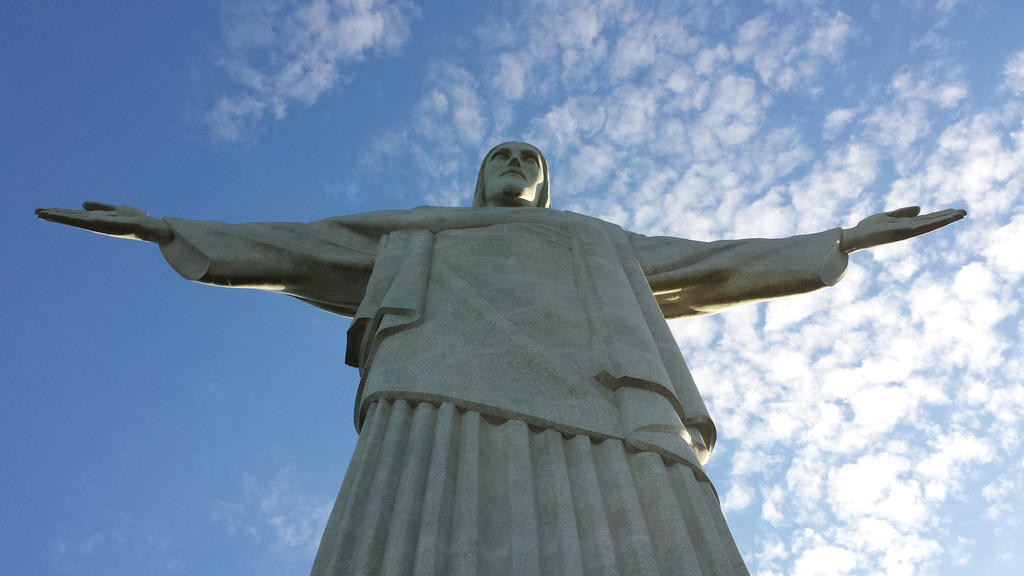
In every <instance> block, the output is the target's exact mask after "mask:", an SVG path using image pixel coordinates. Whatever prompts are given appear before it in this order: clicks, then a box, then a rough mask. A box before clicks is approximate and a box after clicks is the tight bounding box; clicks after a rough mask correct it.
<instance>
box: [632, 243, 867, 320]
mask: <svg viewBox="0 0 1024 576" xmlns="http://www.w3.org/2000/svg"><path fill="white" fill-rule="evenodd" d="M840 232H841V230H840V229H839V228H836V229H834V230H828V231H825V232H819V233H817V234H806V235H802V236H792V237H790V238H779V239H765V238H752V239H747V240H720V241H717V242H699V241H696V240H685V239H682V238H670V237H663V236H661V237H647V236H642V235H639V234H634V235H632V236H631V237H630V240H631V242H632V243H633V247H634V250H635V253H636V255H637V259H638V260H639V262H640V266H641V268H642V269H643V272H644V275H645V276H646V277H647V282H648V284H649V285H650V287H651V290H652V291H653V292H654V295H655V298H656V299H657V301H658V305H659V306H660V307H661V310H662V312H663V313H664V314H665V317H666V318H677V317H681V316H694V315H700V314H711V313H714V312H718V311H720V310H722V309H724V308H728V307H729V306H733V305H736V304H741V303H744V302H756V301H760V300H768V299H771V298H778V297H780V296H789V295H791V294H800V293H803V292H810V291H812V290H817V289H818V288H823V287H825V286H832V285H833V284H835V283H836V282H838V281H839V280H840V279H841V278H842V276H843V273H844V272H845V271H846V264H847V260H848V258H847V255H846V254H845V253H844V252H842V251H841V250H839V239H840Z"/></svg>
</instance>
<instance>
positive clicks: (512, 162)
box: [508, 156, 519, 166]
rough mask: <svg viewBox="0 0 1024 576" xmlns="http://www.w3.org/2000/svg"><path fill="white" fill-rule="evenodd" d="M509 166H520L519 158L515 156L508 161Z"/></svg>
mask: <svg viewBox="0 0 1024 576" xmlns="http://www.w3.org/2000/svg"><path fill="white" fill-rule="evenodd" d="M508 165H509V166H519V158H517V157H515V156H513V157H512V159H511V160H509V161H508Z"/></svg>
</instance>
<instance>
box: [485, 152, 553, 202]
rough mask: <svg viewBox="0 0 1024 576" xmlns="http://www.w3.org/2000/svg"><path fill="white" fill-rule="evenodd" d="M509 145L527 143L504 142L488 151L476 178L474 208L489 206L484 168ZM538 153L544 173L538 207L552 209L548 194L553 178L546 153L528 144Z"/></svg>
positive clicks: (539, 191)
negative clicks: (498, 152)
mask: <svg viewBox="0 0 1024 576" xmlns="http://www.w3.org/2000/svg"><path fill="white" fill-rule="evenodd" d="M508 144H526V143H525V142H502V143H501V144H498V145H497V146H495V147H494V148H491V149H490V150H488V151H487V154H484V160H483V162H481V163H480V172H479V173H478V174H477V176H476V191H475V192H474V193H473V207H474V208H480V207H483V206H486V205H487V201H486V197H485V196H484V190H485V185H484V166H486V165H487V159H488V158H490V157H491V154H492V153H493V152H494V151H495V150H497V149H498V148H501V147H502V146H505V145H508ZM527 146H530V147H532V148H533V149H534V150H536V151H537V155H538V156H540V167H541V170H543V171H544V183H543V184H541V186H540V188H538V189H537V206H539V207H541V208H551V196H550V195H549V194H548V186H549V185H550V183H551V177H550V176H548V160H547V158H545V157H544V153H543V152H541V151H540V149H539V148H537V147H536V146H534V145H533V144H527Z"/></svg>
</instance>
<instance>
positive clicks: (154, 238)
mask: <svg viewBox="0 0 1024 576" xmlns="http://www.w3.org/2000/svg"><path fill="white" fill-rule="evenodd" d="M82 208H84V210H66V209H64V208H36V216H39V217H40V218H42V219H43V220H46V221H48V222H56V223H58V224H64V225H67V226H74V227H75V228H81V229H83V230H88V231H90V232H95V233H97V234H103V235H104V236H113V237H115V238H128V239H130V240H142V241H145V242H156V243H157V244H164V243H167V242H170V241H171V240H173V239H174V231H173V230H171V228H170V226H168V225H167V223H166V222H164V221H163V220H158V219H156V218H152V217H150V215H149V214H146V213H145V212H143V211H142V210H139V209H138V208H135V207H133V206H127V205H121V206H113V205H110V204H103V203H101V202H84V203H82Z"/></svg>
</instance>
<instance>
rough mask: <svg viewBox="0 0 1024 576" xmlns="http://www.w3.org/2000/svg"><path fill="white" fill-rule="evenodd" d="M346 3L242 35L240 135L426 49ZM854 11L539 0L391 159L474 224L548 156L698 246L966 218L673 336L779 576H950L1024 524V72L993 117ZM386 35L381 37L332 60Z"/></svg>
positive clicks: (617, 203)
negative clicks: (478, 198)
mask: <svg viewBox="0 0 1024 576" xmlns="http://www.w3.org/2000/svg"><path fill="white" fill-rule="evenodd" d="M808 4H809V5H808ZM274 6H278V8H274V9H275V10H283V8H280V5H274ZM324 6H328V5H327V4H326V3H324V2H319V3H311V4H310V3H307V4H303V7H304V8H303V9H301V10H288V11H287V17H286V18H283V19H278V18H273V20H274V22H273V23H268V22H269V20H268V19H271V16H273V14H274V13H272V12H271V11H268V10H263V9H260V10H255V11H251V12H245V14H244V15H243V16H244V17H241V18H240V19H239V20H238V22H239V23H236V24H234V25H232V26H234V27H229V30H236V29H237V31H232V32H230V33H229V36H228V37H229V40H228V41H227V49H226V54H227V56H226V57H225V63H226V66H227V69H228V70H231V71H232V72H231V73H232V74H233V75H235V77H236V78H237V79H238V81H239V82H240V84H241V85H242V86H243V87H244V88H245V89H244V90H242V91H241V92H240V94H239V95H237V96H234V97H232V98H226V99H225V100H224V101H222V106H223V107H224V110H225V112H224V113H223V118H225V120H224V122H223V128H222V137H226V138H230V137H232V135H233V134H236V133H237V132H236V131H237V130H239V129H240V126H242V125H244V124H245V123H247V122H251V121H256V120H259V119H260V118H262V117H263V116H264V115H265V114H266V113H267V112H268V111H269V112H272V113H273V114H275V115H277V116H281V115H283V114H284V113H285V107H286V106H287V105H288V104H289V103H291V102H302V103H309V102H312V101H314V100H315V99H316V97H317V95H319V94H321V93H322V92H323V91H324V90H326V89H329V88H330V87H331V86H333V85H334V83H336V82H337V69H338V67H339V66H341V65H344V64H346V63H351V62H354V61H356V60H358V59H359V58H362V57H364V55H365V54H368V53H370V52H372V51H373V50H376V49H378V48H393V47H394V46H397V45H398V44H399V43H400V42H401V38H402V37H404V36H403V34H405V31H404V30H405V29H404V27H403V25H404V23H405V22H406V20H407V18H408V15H407V13H406V12H403V11H402V10H401V9H398V8H395V7H393V6H392V7H390V9H391V12H388V11H387V10H386V9H385V7H387V6H388V5H381V6H380V8H379V9H378V8H366V9H365V10H362V11H360V9H356V8H353V7H348V8H344V9H342V8H340V7H339V6H335V5H330V6H328V9H327V10H324V8H323V7H324ZM374 6H376V5H374ZM828 6H833V7H831V8H829V7H828ZM834 6H835V4H834V3H829V2H820V3H800V2H773V3H767V4H766V5H765V6H763V7H759V8H754V9H750V10H749V11H748V10H746V9H744V8H738V7H736V5H729V6H725V7H720V8H721V9H720V10H719V9H717V8H716V9H712V7H711V6H710V5H709V4H706V3H702V2H693V3H691V4H690V5H689V6H688V7H687V9H686V10H680V9H679V8H678V6H676V4H675V3H664V4H662V3H657V2H654V3H643V4H642V5H641V4H640V3H635V4H634V3H629V2H617V1H615V0H607V1H595V2H560V1H550V2H526V4H525V9H526V10H527V11H528V12H529V14H530V18H531V24H532V25H531V26H528V27H524V28H521V29H515V30H514V29H512V27H511V26H510V25H508V24H505V23H502V22H498V21H486V20H485V21H484V23H483V24H481V25H479V26H478V27H477V28H476V29H473V30H470V31H467V32H466V34H467V36H468V38H469V39H475V40H477V41H479V40H480V39H486V42H483V43H480V42H475V43H472V44H473V45H474V46H478V45H480V44H482V47H479V48H478V49H476V50H475V51H474V52H470V51H468V50H464V51H462V52H457V53H451V52H449V53H445V54H443V55H440V56H439V57H438V58H437V59H436V60H435V61H433V62H432V63H430V65H429V68H428V69H429V72H428V73H427V74H426V76H425V82H424V85H423V86H422V88H421V93H420V97H419V104H418V105H417V106H416V108H415V110H414V111H412V112H410V114H409V118H408V119H407V121H406V122H405V124H404V125H402V126H401V127H399V128H391V129H389V130H387V131H385V132H384V133H383V134H381V135H380V136H379V137H378V143H377V145H375V146H372V147H371V149H372V150H373V153H374V154H378V155H380V156H382V157H388V156H392V155H395V154H400V153H402V154H404V153H408V152H409V151H410V150H411V151H412V154H411V155H412V157H413V158H414V159H415V161H416V163H417V165H418V166H419V168H420V169H421V170H422V173H423V181H422V184H421V185H422V187H423V190H424V197H425V199H427V200H428V201H430V202H432V203H441V204H449V205H454V204H463V205H465V204H466V203H467V202H468V200H469V197H470V195H471V191H472V188H473V181H474V179H475V174H476V168H477V165H478V164H477V162H478V159H479V157H480V155H481V154H482V152H483V151H484V150H486V148H487V147H488V146H489V144H492V143H495V142H498V141H502V140H509V139H526V140H529V141H531V142H533V143H535V144H537V145H538V146H540V147H541V149H543V150H545V152H546V154H547V155H548V158H549V161H550V162H551V165H552V184H553V189H552V191H553V201H554V203H555V204H556V207H557V208H562V209H570V210H575V211H580V212H584V213H587V214H591V215H594V216H598V217H602V218H605V219H608V220H610V221H613V222H616V223H619V224H621V225H623V226H626V227H628V228H630V229H632V230H634V231H636V232H640V233H645V234H671V235H675V236H682V237H687V238H693V239H698V240H709V239H715V238H729V237H748V236H759V235H764V236H781V235H787V234H796V233H806V232H815V231H819V230H824V229H829V228H833V227H836V226H847V227H848V226H852V225H854V224H855V223H856V222H857V220H858V218H860V217H863V216H866V215H869V214H871V213H873V212H877V211H879V210H884V209H893V208H897V207H900V206H903V205H907V204H920V205H922V206H924V207H925V209H926V210H935V209H941V208H945V207H951V206H958V207H964V208H966V209H967V210H968V211H969V213H970V217H969V218H968V219H967V220H966V221H964V222H961V223H958V224H957V225H955V226H953V227H951V228H949V229H945V230H943V231H941V232H939V233H937V234H935V235H933V236H930V237H927V238H924V239H919V240H917V241H912V242H910V243H906V244H900V245H894V246H891V247H883V248H880V249H877V250H874V251H872V252H870V253H864V254H856V255H855V256H854V257H853V259H852V261H851V266H850V269H849V270H848V273H847V278H846V279H845V280H844V281H843V282H841V283H840V284H839V285H838V286H836V287H834V288H832V289H830V290H827V291H822V292H818V293H814V294H810V295H806V296H802V297H800V298H795V299H791V300H782V301H777V302H772V303H769V304H765V305H759V306H749V307H746V308H739V309H736V310H733V311H729V312H727V313H724V314H722V315H719V316H715V317H707V318H699V319H690V320H683V321H678V322H674V323H673V325H672V328H673V331H674V333H675V335H676V338H677V341H678V342H679V344H680V346H681V348H682V349H683V351H684V355H685V356H686V357H687V359H688V360H689V361H690V362H691V366H692V368H693V372H694V376H695V378H696V380H697V382H698V385H699V386H700V387H701V389H702V391H703V393H704V394H705V397H706V398H707V400H708V403H709V406H710V408H711V410H712V413H713V414H714V416H715V417H716V420H717V422H718V425H719V431H720V442H719V453H718V454H717V455H716V458H715V459H713V466H715V467H716V468H715V470H714V471H713V472H712V474H713V477H714V478H715V479H716V481H717V483H718V486H719V490H720V491H721V492H722V495H723V502H724V506H725V508H726V510H727V512H728V513H729V517H730V520H731V522H732V523H733V526H734V528H736V531H737V534H738V536H739V539H740V543H741V546H742V547H743V552H744V554H745V557H746V559H747V561H748V563H749V565H750V568H751V570H752V572H753V573H756V574H762V575H765V576H768V575H773V574H801V575H811V574H834V575H847V574H851V575H852V574H868V573H871V574H876V573H882V574H889V575H903V574H927V573H933V572H935V571H937V569H938V568H937V567H938V566H941V565H953V564H955V563H957V562H961V561H963V559H964V558H967V557H968V556H969V554H970V552H969V551H970V550H972V549H974V547H975V545H976V542H974V540H973V538H974V537H975V536H973V534H974V533H973V532H971V531H967V530H962V529H961V528H960V527H959V526H957V525H954V523H953V521H952V520H950V518H952V517H953V513H952V510H953V509H954V508H956V507H957V506H962V505H965V504H964V503H966V505H967V506H977V508H978V509H979V510H982V511H983V513H981V514H979V515H978V516H982V517H984V516H985V513H986V512H987V517H988V518H990V519H1006V518H1009V517H1012V516H1013V514H1014V513H1019V511H1020V509H1021V507H1022V500H1021V497H1020V494H1021V488H1024V486H1022V476H1024V473H1022V468H1021V465H1020V462H1021V461H1022V455H1024V453H1022V446H1021V429H1022V422H1021V414H1022V413H1024V384H1022V381H1024V363H1022V360H1021V359H1022V358H1024V346H1022V342H1021V337H1020V334H1021V332H1022V331H1024V316H1022V313H1021V310H1020V306H1019V304H1018V302H1017V300H1018V295H1019V294H1020V293H1021V291H1022V286H1021V280H1022V276H1024V263H1022V260H1021V257H1020V251H1019V249H1017V248H1016V245H1017V244H1019V239H1020V237H1021V236H1022V234H1024V208H1022V206H1024V198H1022V195H1024V193H1022V185H1024V129H1022V119H1024V106H1022V105H1021V104H1020V103H1019V101H1015V100H1014V99H1013V98H1012V97H1013V96H1019V94H1020V93H1021V92H1024V52H1016V53H1011V54H1006V55H1003V56H1001V58H1004V59H1005V60H1004V61H1003V62H1004V63H1003V65H1002V67H1001V68H1000V69H999V70H1000V73H1001V76H1000V77H998V78H994V79H990V80H992V82H991V84H992V85H993V86H998V87H999V92H998V93H997V94H994V95H989V94H978V95H975V94H972V92H971V90H972V86H970V85H969V83H968V81H967V79H966V76H965V75H964V74H963V73H962V70H963V68H962V65H961V62H960V60H958V57H959V56H958V54H956V53H955V52H953V51H951V50H949V49H946V50H941V49H939V50H935V51H934V52H933V53H930V54H928V55H923V54H920V53H915V55H914V57H913V58H911V57H909V56H907V57H906V58H904V59H903V60H902V61H899V59H898V58H897V59H894V60H895V61H897V63H896V64H893V65H891V66H888V67H887V66H885V65H884V63H882V64H878V65H877V66H874V61H873V60H872V59H871V57H870V56H865V55H864V54H860V55H859V56H855V55H854V52H855V50H857V49H859V48H862V47H863V46H865V45H869V44H871V42H872V41H874V40H875V39H874V38H872V37H871V36H870V35H871V33H872V32H871V30H870V28H871V26H875V25H877V22H870V21H866V20H863V19H858V18H857V17H855V16H854V15H851V14H848V13H846V12H844V11H843V10H841V9H838V8H836V7H834ZM317 7H319V12H318V11H317V10H316V9H314V8H317ZM955 7H956V2H942V3H939V5H938V6H932V7H922V8H919V9H917V8H915V10H917V12H915V14H914V16H915V17H918V18H930V19H931V20H932V22H933V24H934V26H932V27H931V28H930V29H927V26H926V27H925V28H924V29H927V30H926V32H924V33H923V37H921V38H910V39H907V40H906V46H905V50H906V51H907V54H909V53H910V52H912V51H914V50H916V49H917V47H918V46H921V45H924V44H928V45H930V46H940V47H941V46H942V45H944V44H943V43H942V42H941V41H940V40H941V38H939V36H940V35H941V34H942V33H943V30H945V29H946V28H947V27H948V26H950V22H951V20H950V18H951V17H952V16H951V14H952V15H955V9H954V8H955ZM891 9H892V10H896V11H899V10H904V9H905V8H902V7H899V6H893V7H891ZM243 12H244V11H243ZM377 12H380V13H381V14H382V15H381V16H379V18H381V20H380V21H381V28H380V30H381V32H380V33H379V35H376V34H370V35H367V36H364V37H363V40H361V41H353V42H352V43H350V44H346V45H345V47H344V48H339V47H337V46H336V45H335V44H334V43H332V41H330V40H329V39H330V38H332V37H333V36H332V35H331V33H330V32H327V31H326V30H331V29H334V28H332V26H335V27H336V26H340V25H341V22H346V21H348V20H347V19H348V18H355V17H357V16H358V17H363V18H370V17H371V15H372V14H375V13H377ZM385 12H386V13H388V14H391V16H390V20H389V19H388V18H389V17H388V16H385V15H383V14H384V13H385ZM314 14H319V15H321V16H319V17H314V16H313V15H314ZM883 20H884V19H883ZM303 22H320V23H331V25H330V26H326V25H325V26H323V27H317V26H313V25H310V24H303V25H301V26H300V25H299V24H298V23H303ZM387 22H392V23H398V24H396V25H394V26H393V29H390V30H391V33H388V30H389V28H388V24H387ZM242 23H244V25H243V24H242ZM303 26H305V27H303ZM296 28H302V30H303V31H302V32H301V33H300V32H296V31H295V29H296ZM322 30H324V31H322ZM882 33H883V34H884V33H885V32H882ZM235 34H237V35H238V37H239V38H238V39H237V40H235V39H232V38H233V35H235ZM286 39H287V40H286ZM293 43H294V45H295V46H298V45H300V44H302V43H305V44H303V45H309V46H314V47H319V48H318V49H316V50H313V51H312V54H313V55H312V56H308V57H307V56H306V55H305V52H302V53H301V54H300V51H298V50H297V49H296V50H293V49H292V48H291V46H293ZM946 45H948V44H946ZM282 46H287V47H288V48H282ZM271 49H273V50H275V52H274V55H273V56H271V55H268V53H269V52H270V51H271ZM243 56H244V57H243ZM257 57H258V58H257ZM252 62H256V63H257V64H252ZM295 71H298V72H295ZM850 85H856V86H857V87H858V89H857V90H848V89H844V86H850ZM862 86H863V87H865V89H863V90H861V89H860V87H862ZM990 96H991V97H990ZM233 109H237V112H231V110H233ZM211 124H213V121H212V120H211ZM215 129H216V128H215ZM437 149H443V150H445V151H446V159H445V162H444V163H443V164H442V165H440V166H438V162H437V160H436V159H435V158H434V157H432V156H431V155H430V154H429V151H431V150H437ZM975 520H977V521H978V522H981V521H982V520H980V519H974V518H971V519H970V521H975ZM1018 525H1019V523H1018ZM984 526H985V527H986V528H985V529H986V530H989V532H983V533H984V534H995V535H996V536H998V534H999V530H998V529H996V528H994V527H993V525H991V524H989V525H984ZM985 537H987V536H978V538H985Z"/></svg>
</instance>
